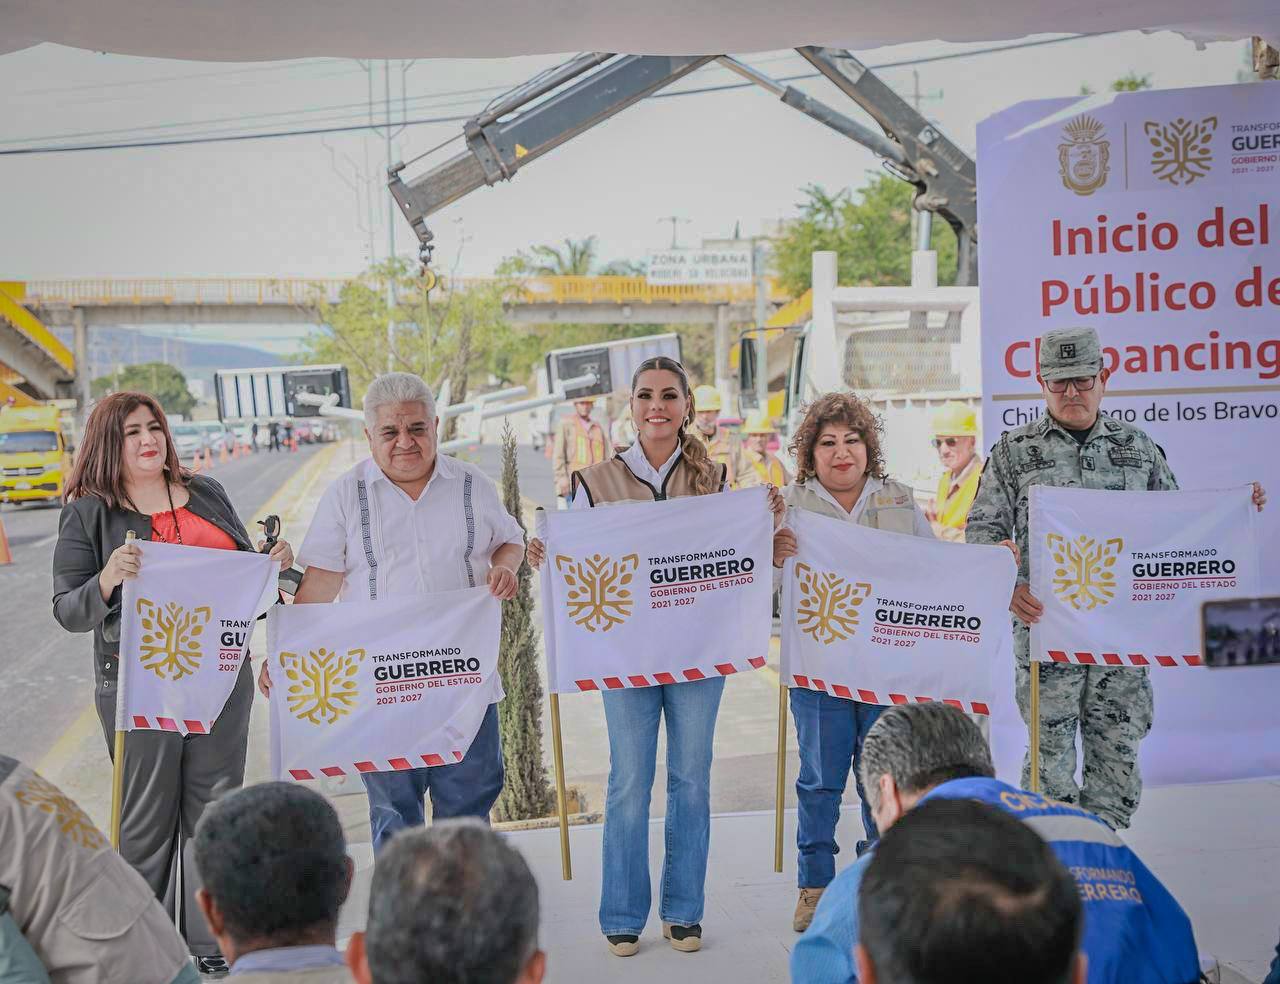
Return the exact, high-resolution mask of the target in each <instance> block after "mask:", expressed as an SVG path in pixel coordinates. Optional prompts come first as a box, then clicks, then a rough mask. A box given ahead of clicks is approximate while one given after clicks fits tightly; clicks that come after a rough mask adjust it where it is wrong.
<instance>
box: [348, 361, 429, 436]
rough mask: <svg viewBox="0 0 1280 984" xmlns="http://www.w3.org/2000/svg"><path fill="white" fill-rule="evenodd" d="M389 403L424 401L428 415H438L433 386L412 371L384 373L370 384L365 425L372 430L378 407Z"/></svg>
mask: <svg viewBox="0 0 1280 984" xmlns="http://www.w3.org/2000/svg"><path fill="white" fill-rule="evenodd" d="M389 403H424V404H426V407H427V416H428V417H434V416H435V415H436V401H435V397H433V396H432V395H431V387H429V386H428V385H427V384H426V383H425V382H423V381H422V377H421V376H415V375H414V374H413V373H411V372H388V373H384V374H383V375H381V376H379V377H378V378H377V379H375V380H374V381H373V382H372V383H370V384H369V389H368V390H367V391H366V392H365V394H364V425H365V427H367V428H368V429H369V430H370V431H372V430H373V424H374V421H375V420H376V419H377V417H378V407H385V406H386V405H387V404H389Z"/></svg>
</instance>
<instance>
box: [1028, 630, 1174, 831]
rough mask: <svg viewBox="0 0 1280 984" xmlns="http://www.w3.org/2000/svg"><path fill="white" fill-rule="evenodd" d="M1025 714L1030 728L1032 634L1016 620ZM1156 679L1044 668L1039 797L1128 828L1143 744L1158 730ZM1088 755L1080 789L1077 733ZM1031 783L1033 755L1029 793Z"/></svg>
mask: <svg viewBox="0 0 1280 984" xmlns="http://www.w3.org/2000/svg"><path fill="white" fill-rule="evenodd" d="M1013 636H1014V651H1015V652H1016V653H1017V668H1016V692H1017V698H1018V710H1019V711H1020V712H1021V713H1022V720H1023V721H1024V722H1026V723H1027V726H1028V728H1030V722H1031V670H1030V663H1029V660H1028V651H1029V642H1030V630H1028V629H1027V628H1026V627H1025V626H1023V625H1021V623H1019V622H1018V621H1017V620H1015V621H1014V632H1013ZM1153 716H1154V708H1153V705H1152V699H1151V679H1150V677H1149V676H1148V671H1147V670H1146V669H1141V668H1120V667H1102V666H1076V665H1068V664H1063V663H1041V664H1040V791H1041V792H1042V793H1044V794H1045V795H1046V796H1049V797H1051V798H1053V799H1056V800H1061V801H1062V802H1064V803H1073V804H1076V805H1077V806H1079V807H1081V808H1082V809H1085V810H1088V811H1089V812H1090V813H1094V814H1097V815H1098V816H1100V817H1101V818H1102V819H1103V820H1105V821H1106V822H1107V823H1109V824H1111V826H1112V827H1114V828H1115V829H1117V830H1123V829H1125V828H1126V827H1128V826H1129V819H1130V818H1131V817H1132V816H1133V814H1134V811H1135V810H1137V808H1138V800H1139V798H1140V797H1141V796H1142V776H1141V775H1140V773H1139V771H1138V743H1139V742H1140V741H1142V739H1143V738H1145V737H1146V736H1147V734H1148V733H1149V732H1150V731H1151V722H1152V718H1153ZM1077 729H1079V732H1080V745H1081V749H1082V751H1083V753H1084V769H1083V776H1082V779H1083V781H1082V782H1081V783H1080V785H1077V784H1076V731H1077ZM1030 781H1031V754H1030V749H1029V747H1028V752H1027V754H1026V755H1025V756H1024V757H1023V760H1022V786H1023V788H1024V789H1026V788H1029V786H1030Z"/></svg>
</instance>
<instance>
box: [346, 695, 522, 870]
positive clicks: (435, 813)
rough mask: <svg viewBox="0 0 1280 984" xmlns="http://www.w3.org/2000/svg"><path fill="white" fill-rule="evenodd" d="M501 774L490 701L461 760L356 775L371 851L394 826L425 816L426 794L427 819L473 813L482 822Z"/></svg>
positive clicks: (494, 706)
mask: <svg viewBox="0 0 1280 984" xmlns="http://www.w3.org/2000/svg"><path fill="white" fill-rule="evenodd" d="M504 778H505V773H504V771H503V766H502V739H501V737H500V735H499V733H498V705H497V704H490V705H489V709H488V710H487V711H485V714H484V720H483V721H482V722H481V724H480V730H479V731H478V732H476V737H475V741H473V742H472V743H471V747H470V748H469V749H467V754H466V755H465V756H464V757H463V759H462V761H461V762H458V763H456V764H454V765H434V766H426V767H423V768H421V769H404V770H402V771H397V772H366V773H364V774H363V775H361V776H360V779H361V781H362V782H363V783H364V788H365V791H366V792H367V793H368V794H369V829H370V832H371V833H372V835H373V850H374V852H375V853H376V852H377V851H380V850H382V848H383V847H384V846H385V845H386V843H387V841H388V840H390V839H391V837H392V835H394V834H396V833H397V832H398V831H401V830H404V829H405V828H406V827H421V826H422V825H423V823H425V822H426V814H425V810H424V807H423V799H424V797H426V796H427V795H428V794H429V795H430V796H431V816H432V818H433V819H436V820H444V819H446V818H448V817H478V818H479V819H481V820H483V821H485V823H488V822H489V811H490V810H492V809H493V804H494V803H496V802H498V794H499V793H501V792H502V782H503V779H504Z"/></svg>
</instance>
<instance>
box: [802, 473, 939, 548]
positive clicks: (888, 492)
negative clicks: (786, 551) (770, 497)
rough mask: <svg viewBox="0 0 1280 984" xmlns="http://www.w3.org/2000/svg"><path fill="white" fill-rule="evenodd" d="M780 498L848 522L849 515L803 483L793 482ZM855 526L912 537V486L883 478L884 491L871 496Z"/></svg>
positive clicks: (913, 521) (809, 510) (913, 512)
mask: <svg viewBox="0 0 1280 984" xmlns="http://www.w3.org/2000/svg"><path fill="white" fill-rule="evenodd" d="M814 481H817V479H814ZM782 498H783V500H784V501H785V502H786V504H787V505H788V506H789V507H790V508H792V509H803V510H805V511H806V512H814V513H818V514H819V515H821V516H830V517H831V518H832V519H839V520H843V521H845V522H848V521H849V514H848V513H846V512H845V511H844V510H843V509H841V508H840V507H839V506H837V505H836V504H835V503H833V502H830V501H828V500H827V499H824V498H823V497H822V496H820V495H818V493H817V492H815V491H813V489H811V488H808V487H807V486H805V485H804V484H803V483H799V482H792V483H791V484H790V485H788V486H787V487H786V488H785V489H783V491H782ZM858 525H859V526H870V527H872V528H873V529H877V530H888V531H889V532H890V533H906V534H908V535H911V534H914V533H915V531H916V507H915V494H914V493H913V492H912V491H911V487H910V486H908V485H903V484H902V483H901V482H895V481H893V480H892V479H888V478H887V479H885V480H884V488H882V489H880V490H879V491H878V492H875V493H872V496H871V501H870V502H868V503H867V508H866V509H864V510H863V512H862V515H861V516H859V517H858Z"/></svg>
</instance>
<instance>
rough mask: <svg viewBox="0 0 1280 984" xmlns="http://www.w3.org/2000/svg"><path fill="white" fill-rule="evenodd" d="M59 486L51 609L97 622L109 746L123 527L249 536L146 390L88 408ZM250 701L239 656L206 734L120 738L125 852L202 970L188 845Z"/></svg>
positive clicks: (239, 770) (215, 959)
mask: <svg viewBox="0 0 1280 984" xmlns="http://www.w3.org/2000/svg"><path fill="white" fill-rule="evenodd" d="M66 497H67V504H66V505H65V506H64V507H63V509H62V517H61V521H60V523H59V528H58V543H57V546H56V547H55V548H54V553H53V615H54V618H56V619H57V620H58V623H59V624H60V625H61V626H62V627H63V628H64V629H66V630H68V631H69V632H90V631H92V632H93V668H94V680H95V691H96V693H95V704H96V706H97V711H98V718H99V720H100V721H101V722H102V733H103V736H104V737H105V738H106V741H107V751H108V754H111V752H112V739H113V737H114V731H115V704H116V680H117V675H118V672H119V650H120V593H121V585H122V584H123V582H124V581H125V580H126V579H128V578H132V577H136V576H137V574H138V569H139V565H140V563H141V559H142V558H141V551H140V550H139V549H138V547H137V546H136V545H134V544H130V543H127V542H126V534H127V533H128V532H129V531H130V530H132V531H133V532H134V533H136V534H137V536H138V538H139V539H141V540H158V541H162V542H167V543H176V544H183V545H188V546H202V547H214V548H222V549H226V550H253V549H254V546H253V544H252V543H251V542H250V540H249V535H248V533H247V532H246V531H245V528H244V524H243V523H241V522H240V519H239V518H238V517H237V516H236V511H235V509H234V507H233V506H232V505H231V501H230V500H229V499H228V498H227V494H226V492H225V491H224V490H223V488H222V486H221V485H219V484H218V483H217V482H216V481H214V480H213V479H212V478H209V477H208V476H204V475H193V474H192V473H191V472H190V471H188V470H186V469H184V468H183V467H182V466H181V465H180V463H179V461H178V454H177V451H176V450H175V448H174V445H173V440H172V438H171V437H170V434H169V427H168V424H167V423H166V421H165V416H164V411H163V410H162V409H161V408H160V405H159V404H158V403H157V402H156V401H155V400H154V399H152V398H151V397H150V396H147V395H146V394H145V393H116V394H114V395H112V396H108V397H106V398H105V399H103V400H102V401H100V402H99V403H98V405H97V406H96V407H94V409H93V412H92V413H91V414H90V415H89V420H88V422H87V424H86V425H85V432H84V439H83V440H82V441H81V442H80V448H79V450H78V452H77V454H76V462H75V467H74V469H73V470H72V473H71V478H70V480H69V481H68V483H67V493H66ZM271 557H272V558H273V559H276V560H279V562H280V564H281V567H283V568H287V567H289V566H291V565H292V564H293V551H292V549H291V548H290V547H289V544H288V543H286V542H285V541H283V540H280V541H278V542H277V543H276V545H275V547H274V548H273V549H272V551H271ZM252 702H253V673H252V670H251V668H250V665H249V660H247V659H246V660H245V661H244V664H243V665H242V666H241V668H240V674H239V676H238V678H237V680H236V684H235V688H234V690H233V691H232V694H231V697H230V699H228V701H227V704H226V707H224V708H223V711H222V713H221V714H220V715H219V717H218V720H217V723H216V724H215V725H214V727H213V728H212V729H211V731H210V732H209V734H207V735H187V736H185V737H184V736H183V735H179V734H177V733H174V732H167V731H130V732H128V734H127V736H126V739H125V762H124V796H123V804H122V809H121V823H120V853H121V855H123V857H124V858H125V859H126V860H127V861H129V862H130V863H131V864H132V865H133V866H134V867H135V868H136V869H137V870H138V872H139V873H140V874H141V875H142V877H143V878H145V879H146V880H147V882H148V884H149V885H150V886H151V889H152V890H153V891H154V892H155V893H156V896H157V897H158V898H159V899H160V901H161V902H162V903H164V905H165V906H166V907H167V909H168V911H169V914H170V915H171V916H173V917H174V921H175V924H176V925H177V926H178V929H179V930H180V931H181V932H182V935H183V936H184V937H185V938H186V940H187V943H188V946H189V947H190V950H191V953H192V954H193V955H194V956H196V957H197V958H198V960H197V963H198V965H199V966H200V969H201V970H202V971H206V972H211V971H216V970H220V969H222V968H223V966H225V965H223V964H222V958H221V955H220V954H219V953H218V946H217V944H216V943H215V942H214V940H213V936H212V934H211V933H210V932H209V929H208V927H207V926H206V925H205V922H204V918H203V916H201V915H200V910H199V909H198V908H197V907H196V905H195V901H194V899H195V890H196V888H198V887H199V879H198V876H197V873H196V871H195V867H194V865H192V864H190V863H189V858H188V856H187V854H186V850H187V845H188V842H189V840H190V839H191V837H192V836H194V833H195V826H196V822H197V821H198V820H199V819H200V815H201V813H202V812H203V811H204V808H205V806H207V805H208V804H209V803H210V802H212V801H213V800H214V799H216V798H217V797H218V796H220V795H222V794H223V793H224V792H226V791H228V790H230V789H235V788H237V787H239V786H240V785H241V783H242V782H243V781H244V764H245V753H246V750H247V746H248V740H249V709H250V706H251V704H252ZM179 885H180V886H181V888H182V896H183V898H182V901H181V902H179V900H178V888H179Z"/></svg>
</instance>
